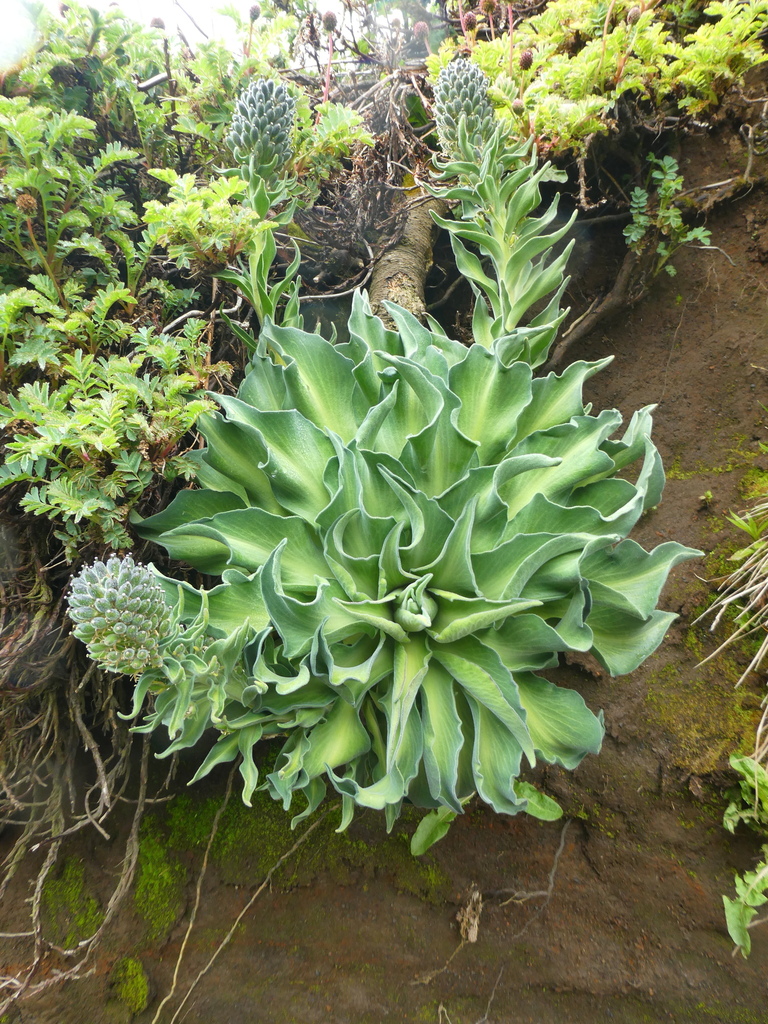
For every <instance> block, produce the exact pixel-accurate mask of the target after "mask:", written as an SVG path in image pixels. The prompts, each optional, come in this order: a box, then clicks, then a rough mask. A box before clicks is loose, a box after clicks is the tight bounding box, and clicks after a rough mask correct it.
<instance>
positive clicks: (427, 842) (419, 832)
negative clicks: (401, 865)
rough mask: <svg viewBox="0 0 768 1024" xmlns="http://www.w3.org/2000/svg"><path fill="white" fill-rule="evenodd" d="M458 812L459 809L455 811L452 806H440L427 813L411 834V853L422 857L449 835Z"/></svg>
mask: <svg viewBox="0 0 768 1024" xmlns="http://www.w3.org/2000/svg"><path fill="white" fill-rule="evenodd" d="M457 813H458V811H453V810H451V809H450V807H438V808H437V810H436V811H430V812H429V813H428V814H425V815H424V817H423V818H422V819H421V821H420V822H419V824H418V825H417V826H416V831H415V832H414V833H413V835H412V836H411V855H412V856H414V857H421V856H422V854H425V853H426V852H427V850H428V849H429V848H430V847H431V846H434V845H435V843H436V842H438V840H440V839H442V838H443V836H445V835H447V834H448V829H449V828H450V827H451V823H452V822H453V820H454V818H455V817H456V815H457Z"/></svg>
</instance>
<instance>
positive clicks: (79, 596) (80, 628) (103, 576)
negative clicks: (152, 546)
mask: <svg viewBox="0 0 768 1024" xmlns="http://www.w3.org/2000/svg"><path fill="white" fill-rule="evenodd" d="M68 603H69V616H70V618H71V619H72V621H73V622H74V623H75V628H74V630H73V633H74V634H75V636H76V637H77V638H78V639H79V640H82V641H84V643H85V644H86V645H87V647H88V653H89V654H90V656H91V657H92V658H93V660H94V661H96V662H98V663H99V664H100V665H101V666H102V668H105V669H107V671H109V672H125V673H126V674H127V675H132V676H136V675H141V673H142V672H144V671H145V670H146V669H148V668H157V667H159V666H160V665H161V664H162V660H163V659H162V655H161V653H160V645H161V643H162V642H163V641H164V640H167V639H168V637H169V636H170V635H171V634H172V632H173V631H174V629H175V626H174V622H173V615H172V612H171V609H170V607H169V606H168V605H167V604H166V602H165V595H164V592H163V588H162V587H161V585H160V584H159V583H158V581H157V579H156V577H155V576H154V575H153V574H152V572H151V571H150V570H149V569H147V568H146V567H145V566H143V565H136V563H135V562H134V561H133V558H132V557H131V556H130V555H126V556H125V558H122V559H121V558H118V557H117V556H116V555H112V556H111V557H110V558H109V559H108V560H107V561H106V562H100V561H96V562H94V563H93V565H90V566H86V567H85V568H84V569H83V570H82V571H81V572H80V573H79V574H78V575H77V576H76V577H75V578H74V579H73V580H72V588H71V592H70V595H69V598H68Z"/></svg>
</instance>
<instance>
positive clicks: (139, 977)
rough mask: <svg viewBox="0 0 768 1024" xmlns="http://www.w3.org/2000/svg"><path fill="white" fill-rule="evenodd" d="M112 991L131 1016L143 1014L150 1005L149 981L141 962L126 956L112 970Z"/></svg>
mask: <svg viewBox="0 0 768 1024" xmlns="http://www.w3.org/2000/svg"><path fill="white" fill-rule="evenodd" d="M111 984H112V989H113V992H114V995H115V998H116V999H117V1000H118V1001H119V1002H121V1003H122V1004H123V1006H125V1007H126V1009H127V1010H128V1011H129V1012H130V1013H131V1014H137V1013H141V1012H142V1011H143V1010H146V1008H147V1006H148V1005H149V979H148V978H147V973H146V971H145V970H144V967H143V966H142V963H141V961H140V960H137V959H136V957H133V956H124V957H123V958H122V959H121V960H118V961H117V963H116V964H115V966H114V967H113V969H112V977H111Z"/></svg>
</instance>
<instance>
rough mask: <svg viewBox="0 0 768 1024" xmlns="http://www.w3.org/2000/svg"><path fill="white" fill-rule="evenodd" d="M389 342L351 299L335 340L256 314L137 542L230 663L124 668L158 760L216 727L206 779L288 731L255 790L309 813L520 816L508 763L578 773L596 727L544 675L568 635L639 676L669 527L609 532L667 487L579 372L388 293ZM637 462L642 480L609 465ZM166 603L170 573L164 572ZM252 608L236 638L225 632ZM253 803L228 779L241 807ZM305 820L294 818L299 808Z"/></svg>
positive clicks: (644, 427)
mask: <svg viewBox="0 0 768 1024" xmlns="http://www.w3.org/2000/svg"><path fill="white" fill-rule="evenodd" d="M389 311H390V314H391V316H392V317H393V319H394V321H395V323H396V325H397V328H398V330H397V332H395V331H389V330H386V329H385V328H384V326H383V324H382V322H381V321H380V320H379V319H378V318H377V317H374V316H372V315H371V313H370V311H369V307H368V305H367V301H366V300H365V298H364V297H363V296H362V295H358V296H356V298H355V301H354V306H353V310H352V314H351V317H350V321H349V329H350V337H349V341H348V342H346V343H344V344H340V345H333V344H331V343H330V342H329V341H327V340H325V339H324V338H322V337H320V336H319V335H317V334H310V333H306V332H304V331H301V330H299V329H296V328H283V327H276V326H274V325H272V324H267V326H266V328H265V330H264V331H263V332H262V334H261V337H260V339H259V345H258V351H257V353H256V355H255V356H254V359H253V364H252V368H251V372H250V373H249V374H248V376H247V377H246V379H245V381H244V383H243V385H242V387H241V389H240V391H239V393H238V396H237V397H236V398H233V397H226V396H218V401H219V402H220V404H221V406H222V413H220V414H216V415H212V416H205V417H204V418H203V420H202V421H201V423H200V429H201V431H202V433H203V434H204V436H205V438H206V440H207V443H208V447H207V448H206V449H205V450H204V452H203V453H202V455H201V457H200V460H199V468H198V475H197V479H198V483H199V484H200V488H199V489H196V490H186V491H182V492H181V493H180V494H179V495H178V496H177V497H176V499H175V500H174V501H173V502H172V503H171V505H170V506H169V507H168V508H167V509H166V510H165V511H163V512H161V513H159V514H158V515H156V516H153V517H151V518H149V519H147V520H145V521H144V522H143V523H142V524H141V525H140V527H139V532H140V533H141V534H142V535H143V536H144V537H147V538H151V539H153V540H156V541H157V542H158V543H160V544H162V545H163V546H164V547H165V548H166V550H167V551H168V553H169V554H170V555H171V556H172V557H173V558H177V559H182V560H184V561H186V562H189V563H190V564H192V565H194V566H195V567H196V568H198V569H199V570H200V571H202V572H205V573H210V574H214V575H221V577H222V582H221V584H219V585H218V586H216V587H214V588H213V589H212V590H211V591H210V592H209V593H207V594H206V593H204V592H200V591H197V590H195V589H194V588H192V587H190V586H189V585H186V584H183V585H181V592H182V593H183V597H184V607H185V610H186V612H187V614H188V616H194V615H196V614H198V613H202V612H203V611H204V609H205V614H206V615H207V631H208V634H209V635H210V636H211V637H213V638H218V639H219V640H221V639H223V638H226V637H228V636H230V635H231V634H232V633H233V632H234V631H235V630H236V629H239V630H241V638H242V643H241V650H242V658H243V666H244V671H242V672H240V673H232V674H231V675H230V676H227V675H226V674H223V675H222V674H220V675H219V676H218V677H217V678H215V679H214V681H213V682H210V681H208V683H207V685H206V687H199V686H198V687H195V686H193V685H192V682H191V681H190V680H187V681H186V683H185V684H184V685H179V684H171V683H169V682H168V679H167V678H166V676H164V675H163V674H162V672H159V671H158V670H150V671H149V672H147V673H145V675H144V676H143V677H142V680H141V683H140V686H139V688H138V690H137V698H136V707H135V710H136V711H138V708H139V706H140V704H141V701H142V699H143V696H144V694H145V693H146V691H147V690H149V691H153V692H155V693H156V703H155V706H154V709H153V710H152V711H150V714H149V716H148V719H147V725H148V727H149V728H155V727H157V726H158V725H160V724H161V723H162V724H166V725H167V724H168V723H169V722H171V721H173V722H174V723H175V727H174V729H173V730H172V732H174V733H175V735H174V736H173V743H172V744H171V748H170V749H172V750H177V749H179V748H180V747H183V746H189V745H191V744H193V743H194V742H196V741H197V739H198V738H199V736H200V735H201V734H202V732H203V730H204V729H205V728H206V727H207V726H209V725H213V726H214V727H215V728H217V729H218V730H219V731H220V732H221V737H220V739H219V740H218V742H217V743H216V745H215V746H214V747H213V749H212V751H211V753H210V754H209V755H208V757H207V758H206V760H205V762H204V764H203V766H202V768H201V770H200V771H199V772H198V777H199V776H200V775H202V774H204V773H205V772H206V771H208V770H209V769H210V768H211V767H212V766H213V765H214V764H216V763H218V762H220V761H226V760H232V759H233V758H235V757H236V756H237V755H238V753H244V754H246V755H247V758H248V762H249V764H248V768H247V781H248V789H249V790H252V788H253V785H254V784H255V776H254V769H253V762H252V760H251V750H252V748H253V745H254V744H255V743H256V742H257V741H258V740H259V739H261V738H262V736H275V735H284V736H285V737H286V739H285V744H284V746H283V749H282V752H281V754H280V755H279V757H278V759H277V762H276V764H275V768H274V771H273V772H272V773H271V774H270V775H269V776H268V777H267V779H266V786H267V787H268V789H269V791H270V792H271V794H272V795H273V796H274V797H275V798H279V799H281V800H282V801H283V802H284V804H285V806H286V807H289V806H290V805H291V803H292V800H293V797H294V795H295V794H296V793H299V792H300V793H302V794H303V795H304V797H305V798H306V801H307V809H306V810H305V811H304V813H308V812H309V811H311V810H313V809H314V808H315V807H317V805H318V804H319V802H320V800H321V799H322V798H323V796H324V795H325V793H326V788H327V782H330V784H331V785H332V786H333V787H334V788H335V789H336V790H337V791H338V792H339V793H340V794H341V796H342V798H343V804H344V824H346V823H347V822H348V820H349V819H350V818H351V815H352V810H353V807H354V805H355V804H358V805H361V806H365V807H373V808H378V809H383V810H384V811H385V812H386V813H387V817H388V820H389V821H390V822H391V821H393V820H394V819H395V818H396V817H397V815H398V813H399V810H400V807H401V805H402V802H403V800H404V799H406V798H407V799H408V800H410V801H411V802H413V803H416V804H417V805H419V806H425V807H445V808H448V809H450V810H451V811H453V812H458V811H460V809H461V804H462V801H463V800H464V799H466V798H467V797H468V796H469V795H470V794H471V793H472V792H477V793H478V794H479V795H480V797H481V798H482V799H484V800H485V801H486V802H487V803H489V804H490V805H491V806H492V807H493V808H494V809H495V810H497V811H501V812H506V813H516V812H518V811H521V810H525V809H527V800H526V795H524V794H527V793H528V792H530V791H528V790H525V789H522V790H521V788H520V786H519V783H518V779H519V775H520V771H521V767H522V765H523V762H524V761H525V762H527V763H528V764H529V765H533V764H534V763H536V761H537V760H543V761H546V762H548V763H556V764H561V765H563V766H565V767H568V768H573V767H575V766H576V765H577V764H578V763H579V762H580V760H581V759H582V758H583V757H584V755H585V754H587V753H589V752H596V751H597V750H598V749H599V747H600V743H601V739H602V734H603V729H602V722H601V718H600V717H599V716H596V715H595V714H593V713H592V711H590V710H589V709H588V708H587V706H586V705H585V703H584V701H583V700H582V698H581V696H580V695H579V694H578V693H576V692H575V691H573V690H568V689H565V688H562V687H559V686H557V685H556V684H555V683H552V682H550V681H548V680H546V679H544V678H542V677H541V676H540V675H538V674H537V673H538V672H539V671H540V670H542V669H546V668H551V667H554V666H555V665H556V664H557V660H558V655H559V654H560V653H561V652H565V651H569V650H571V651H572V650H577V651H592V652H593V653H594V654H595V655H596V657H597V658H598V659H599V660H600V662H601V663H602V664H603V665H604V666H605V667H606V669H607V670H608V671H609V672H610V673H611V674H613V675H618V674H622V673H625V672H630V671H632V670H633V669H634V668H635V667H637V665H638V664H639V663H640V662H641V661H642V660H643V659H644V658H645V657H647V656H648V655H649V654H650V653H651V652H652V651H653V650H654V649H655V647H656V646H657V645H658V643H659V642H660V641H661V639H662V637H663V635H664V632H665V630H666V628H667V626H668V625H669V623H670V621H671V620H672V619H673V618H674V616H673V615H671V614H669V613H666V612H661V611H657V610H656V602H657V599H658V596H659V592H660V590H661V587H662V585H663V583H664V581H665V579H666V576H667V573H668V571H669V569H670V567H671V566H673V565H674V564H676V563H677V562H679V561H681V560H682V559H686V558H689V557H691V556H692V555H694V554H695V552H693V551H691V550H690V549H688V548H685V547H683V546H681V545H680V544H677V543H674V542H668V543H664V544H661V545H660V546H659V547H657V548H656V549H655V550H654V551H653V552H651V553H647V552H645V551H644V550H643V549H642V548H641V547H640V546H639V545H638V544H636V543H635V542H634V541H632V540H628V539H625V538H626V535H627V533H628V532H629V530H630V529H631V528H632V526H633V525H634V524H635V523H636V522H637V520H638V518H639V517H640V515H641V514H642V512H643V511H644V509H646V508H648V507H651V506H653V505H655V504H656V503H657V502H658V501H659V499H660V497H661V489H662V485H663V471H662V467H661V462H660V459H659V456H658V453H657V451H656V449H655V447H654V446H653V444H652V442H651V440H650V428H651V415H650V413H651V410H650V408H646V409H643V410H641V411H640V412H638V413H637V414H636V415H635V416H634V417H633V418H632V420H631V422H630V424H629V426H628V428H627V430H626V431H625V432H624V434H623V435H622V436H621V437H620V438H617V439H613V435H614V434H615V433H616V431H617V430H618V428H619V427H620V425H621V416H620V414H619V413H618V412H616V411H608V410H607V411H604V412H601V413H599V414H597V415H592V414H591V413H590V412H589V411H588V410H587V409H585V408H584V406H583V403H582V398H581V389H582V385H583V383H584V381H585V380H586V379H587V378H589V377H590V376H591V375H592V374H594V373H595V372H597V371H598V370H599V369H601V368H602V366H604V365H605V363H606V362H607V360H603V361H601V362H597V363H586V362H577V363H574V364H572V365H571V366H569V367H568V369H567V370H566V371H565V372H564V373H563V374H562V375H561V376H559V377H558V376H556V375H555V374H549V375H548V376H546V377H542V378H534V377H533V374H532V371H531V368H530V366H528V365H527V364H526V363H523V362H514V363H510V364H505V363H504V362H503V361H502V360H501V359H500V357H499V354H498V352H497V351H495V350H494V349H493V348H492V349H490V350H489V349H486V348H484V347H483V346H480V345H475V346H472V347H471V348H465V347H464V346H463V345H460V344H459V343H458V342H455V341H452V340H450V339H449V338H448V337H446V336H445V335H444V334H443V333H442V332H441V331H440V330H439V329H438V328H437V327H436V325H434V324H432V325H431V327H430V328H427V327H424V326H422V325H421V324H420V323H419V322H418V321H417V320H415V319H414V318H413V317H412V316H411V315H410V314H409V313H407V312H405V311H404V310H402V309H400V308H398V307H397V306H391V307H390V309H389ZM638 459H640V460H642V464H641V468H640V471H639V473H638V474H637V478H636V480H635V482H634V483H631V482H630V481H629V480H627V479H619V478H617V476H616V474H617V473H618V472H619V471H620V470H623V469H624V468H625V467H627V466H628V465H630V464H631V463H633V462H634V461H635V460H638ZM165 586H166V588H167V593H168V596H169V598H171V599H173V595H174V593H175V592H176V587H177V585H176V583H175V582H173V581H170V580H166V581H165ZM245 624H247V627H248V628H247V630H245V631H243V626H244V625H245ZM249 795H250V793H249V792H248V793H246V798H247V797H248V796H249ZM301 816H302V815H299V817H301Z"/></svg>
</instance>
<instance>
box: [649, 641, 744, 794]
mask: <svg viewBox="0 0 768 1024" xmlns="http://www.w3.org/2000/svg"><path fill="white" fill-rule="evenodd" d="M740 674H741V672H740V670H739V668H738V666H736V665H735V664H734V663H733V659H732V657H731V656H729V655H728V654H727V653H725V654H723V655H720V657H718V658H717V659H715V660H714V661H712V662H709V663H707V664H706V665H703V666H699V667H698V668H697V669H696V670H695V672H694V673H693V674H692V673H691V669H690V665H687V664H684V663H675V664H668V665H665V666H664V667H663V668H661V669H659V670H657V671H656V672H654V673H652V674H651V676H650V677H649V679H648V690H647V694H646V706H647V709H648V715H649V718H650V722H651V726H652V727H653V728H654V729H659V730H662V731H664V732H665V733H666V734H667V735H668V736H669V738H670V740H671V742H672V751H671V756H672V760H673V761H674V763H675V764H676V765H677V767H679V768H681V769H683V770H684V771H686V772H688V773H690V774H692V775H706V774H707V773H708V772H712V771H715V770H716V769H721V768H725V767H726V766H727V762H728V756H729V755H730V754H731V753H733V752H734V751H741V752H747V751H748V750H749V749H751V746H752V744H753V743H754V737H755V729H756V727H757V723H758V721H759V719H760V710H761V709H760V695H758V694H757V693H754V692H752V691H751V690H750V689H749V688H748V687H746V686H743V687H741V688H739V689H736V688H735V685H734V684H735V682H736V680H737V679H738V678H739V675H740Z"/></svg>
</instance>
